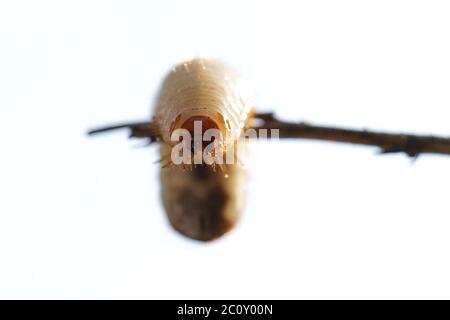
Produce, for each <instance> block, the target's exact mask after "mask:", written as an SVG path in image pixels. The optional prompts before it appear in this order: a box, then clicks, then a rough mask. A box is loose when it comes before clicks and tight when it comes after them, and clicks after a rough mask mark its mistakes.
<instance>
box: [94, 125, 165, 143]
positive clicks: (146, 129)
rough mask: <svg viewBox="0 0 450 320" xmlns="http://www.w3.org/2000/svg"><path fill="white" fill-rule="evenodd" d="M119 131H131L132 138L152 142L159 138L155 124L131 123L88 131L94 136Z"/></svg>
mask: <svg viewBox="0 0 450 320" xmlns="http://www.w3.org/2000/svg"><path fill="white" fill-rule="evenodd" d="M119 129H129V130H130V138H148V139H150V141H152V142H154V141H157V140H158V138H159V134H158V130H157V129H156V126H155V125H154V124H153V122H150V121H146V122H130V123H123V124H118V125H114V126H106V127H100V128H96V129H93V130H89V131H88V135H94V134H99V133H104V132H109V131H113V130H119Z"/></svg>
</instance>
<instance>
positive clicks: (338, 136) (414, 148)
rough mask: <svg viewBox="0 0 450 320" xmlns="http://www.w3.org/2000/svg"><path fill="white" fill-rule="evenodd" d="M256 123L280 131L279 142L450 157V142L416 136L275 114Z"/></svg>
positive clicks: (262, 117)
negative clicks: (331, 143)
mask: <svg viewBox="0 0 450 320" xmlns="http://www.w3.org/2000/svg"><path fill="white" fill-rule="evenodd" d="M255 119H256V120H259V121H261V122H262V124H259V125H258V124H257V125H255V126H253V128H254V129H256V130H258V129H279V137H280V138H302V139H315V140H325V141H335V142H347V143H353V144H360V145H369V146H377V147H379V148H380V149H381V150H380V152H381V153H395V152H404V153H405V154H407V155H408V156H410V157H417V156H419V155H420V154H422V153H435V154H447V155H450V138H444V137H436V136H421V135H413V134H392V133H383V132H373V131H367V130H351V129H343V128H333V127H323V126H314V125H310V124H308V123H304V122H301V123H293V122H286V121H282V120H279V119H277V118H276V117H275V115H274V114H273V113H259V114H256V115H255Z"/></svg>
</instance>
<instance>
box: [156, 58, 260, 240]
mask: <svg viewBox="0 0 450 320" xmlns="http://www.w3.org/2000/svg"><path fill="white" fill-rule="evenodd" d="M253 106H254V102H253V99H252V96H251V93H250V92H249V90H248V87H247V86H246V85H244V82H243V80H242V79H241V78H240V76H239V75H238V74H237V73H236V72H234V71H233V70H232V69H230V68H229V67H228V66H226V65H225V64H223V63H222V62H219V61H216V60H209V59H193V60H190V61H186V62H183V63H181V64H179V65H177V66H175V67H174V68H173V69H172V71H171V72H170V73H169V74H168V75H167V76H166V78H165V80H164V81H163V84H162V87H161V89H160V92H159V95H158V97H157V101H156V105H155V110H154V117H153V121H152V123H153V124H154V125H155V126H156V128H157V130H158V135H159V137H160V150H161V157H162V159H166V161H168V162H170V160H169V158H170V154H171V150H172V147H173V145H174V143H176V142H174V141H172V140H171V135H172V132H173V131H174V130H176V129H179V128H182V129H186V130H188V131H189V132H190V133H191V134H192V135H193V134H194V132H193V130H194V122H195V121H198V122H201V125H202V130H203V132H205V131H206V130H207V129H211V128H214V129H218V130H219V131H220V132H221V133H222V134H223V135H224V137H225V136H226V139H224V143H223V145H222V146H221V147H222V148H223V150H222V151H223V152H227V151H228V152H230V151H231V150H230V149H231V148H235V145H236V142H237V141H240V140H241V139H242V131H243V128H244V127H246V122H247V121H248V120H249V113H250V111H251V108H252V107H253ZM203 132H202V133H203ZM242 144H244V143H243V142H242ZM240 149H241V148H240ZM239 157H240V160H242V158H241V157H242V155H239ZM163 165H164V160H163ZM245 176H246V173H245V168H244V167H243V166H242V165H241V164H240V163H227V164H225V165H223V166H222V168H221V169H220V170H214V169H213V168H211V167H210V166H206V165H204V164H203V165H199V166H190V167H189V168H188V169H186V168H180V167H179V166H174V165H170V163H169V165H167V163H166V167H163V168H162V169H161V185H162V199H163V204H164V208H165V210H166V212H167V216H168V218H169V221H170V223H171V225H172V226H173V227H174V228H175V229H176V230H177V231H179V232H180V233H182V234H184V235H186V236H188V237H190V238H193V239H197V240H203V241H209V240H213V239H216V238H218V237H220V236H222V235H223V234H224V233H225V232H227V231H229V230H230V229H231V228H232V227H233V226H234V225H235V223H236V222H237V220H238V217H239V214H240V212H241V210H242V207H243V202H244V193H245V180H246V177H245Z"/></svg>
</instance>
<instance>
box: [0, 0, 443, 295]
mask: <svg viewBox="0 0 450 320" xmlns="http://www.w3.org/2000/svg"><path fill="white" fill-rule="evenodd" d="M199 54H201V55H209V56H214V57H218V58H221V59H222V60H225V61H227V62H228V63H229V64H231V65H233V66H235V67H236V68H237V69H238V70H240V71H241V72H242V73H243V74H244V75H245V76H246V77H247V78H248V79H249V80H250V81H251V82H252V83H253V85H254V87H255V89H256V91H257V92H258V102H259V109H260V110H276V111H277V112H278V113H279V114H280V116H282V117H283V118H287V119H298V120H307V121H310V122H313V123H319V124H329V125H338V126H345V127H357V128H362V127H366V128H370V129H378V130H388V131H395V132H397V131H408V132H415V133H434V134H441V135H447V136H448V135H450V128H449V125H448V124H449V116H450V112H449V107H450V90H449V88H450V4H449V2H448V1H392V0H389V1H308V2H301V1H291V2H286V1H279V0H277V1H269V2H264V1H259V0H258V1H223V2H218V1H192V0H191V1H158V2H156V1H154V2H153V1H39V2H38V1H2V2H1V3H0V146H1V151H0V152H1V153H0V154H1V158H0V159H1V160H0V164H1V166H0V195H1V196H0V298H63V299H64V298H450V272H449V270H450V256H449V245H450V204H449V201H448V199H449V190H448V185H449V181H450V170H449V167H450V157H444V156H431V155H425V156H423V157H420V158H419V159H418V160H417V161H416V162H415V163H414V164H412V163H411V160H409V159H408V158H407V157H405V156H403V155H388V156H378V155H376V154H375V149H373V148H368V147H355V146H348V145H339V144H332V143H323V142H314V141H293V142H280V143H278V144H264V143H256V144H254V145H253V146H252V150H251V152H252V157H251V162H250V163H249V165H248V166H249V170H250V180H249V185H248V188H249V196H248V199H247V200H248V202H247V207H246V210H245V212H243V215H242V219H241V221H240V223H239V225H238V226H237V228H236V229H234V230H233V231H232V232H230V233H229V234H228V235H226V236H225V237H223V238H221V239H220V240H218V241H216V242H213V243H209V244H205V243H198V242H194V241H191V240H189V239H186V238H184V237H182V236H180V235H178V234H177V233H175V232H174V231H173V230H172V229H171V228H170V226H169V225H168V222H167V220H166V218H165V214H164V211H163V209H162V207H161V202H160V198H159V184H158V174H159V173H158V172H159V168H158V166H157V165H155V164H153V162H154V161H155V160H157V159H158V152H157V148H156V147H152V148H140V149H139V148H133V146H135V145H136V144H137V145H139V141H128V140H126V139H125V138H126V133H125V132H118V133H114V134H111V135H107V136H102V137H98V138H92V139H88V138H87V137H86V135H85V132H86V129H88V128H90V127H92V126H95V125H99V124H100V125H103V124H108V123H111V122H117V121H122V120H139V119H147V118H148V117H149V116H150V111H151V105H152V101H153V98H154V95H155V93H156V90H157V88H158V86H159V84H160V81H161V79H162V77H163V76H164V74H165V72H166V71H167V70H169V69H170V68H171V67H172V65H173V64H175V63H177V62H179V61H180V60H182V59H184V58H188V57H191V56H193V55H199Z"/></svg>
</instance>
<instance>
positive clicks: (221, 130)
mask: <svg viewBox="0 0 450 320" xmlns="http://www.w3.org/2000/svg"><path fill="white" fill-rule="evenodd" d="M230 129H231V127H230V123H229V122H227V121H226V120H225V119H224V117H223V116H222V115H221V114H219V113H218V112H215V113H208V112H204V113H191V112H188V113H187V115H186V114H179V115H178V116H177V117H176V119H175V120H174V121H173V123H172V124H171V128H170V132H171V133H170V136H171V143H170V145H171V146H172V148H176V150H175V153H174V152H171V155H172V156H173V155H174V154H175V156H177V155H179V154H182V153H183V152H186V150H189V152H190V159H189V158H188V157H186V158H184V160H183V162H182V166H183V167H187V168H190V167H191V166H189V165H188V166H186V164H206V165H208V166H211V167H213V168H216V165H218V164H219V168H220V167H221V166H220V164H221V163H220V160H218V161H217V159H222V161H223V162H222V163H224V162H225V160H224V159H225V157H226V152H227V150H230V149H229V148H230V147H231V146H233V145H234V141H235V140H236V139H237V137H238V136H236V135H233V134H232V132H231V130H230ZM181 147H182V148H184V150H183V151H182V152H180V150H181ZM188 159H189V160H190V162H191V163H186V162H189V161H188ZM199 159H200V160H199ZM179 163H180V161H174V159H173V158H172V164H175V165H177V164H179Z"/></svg>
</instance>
